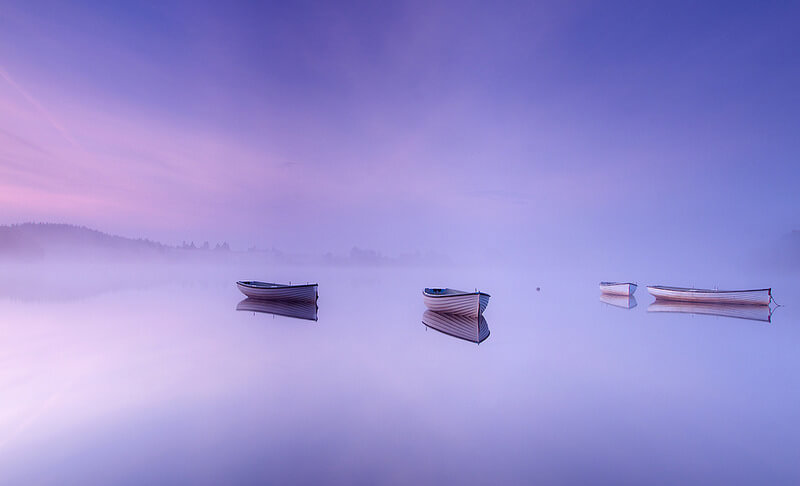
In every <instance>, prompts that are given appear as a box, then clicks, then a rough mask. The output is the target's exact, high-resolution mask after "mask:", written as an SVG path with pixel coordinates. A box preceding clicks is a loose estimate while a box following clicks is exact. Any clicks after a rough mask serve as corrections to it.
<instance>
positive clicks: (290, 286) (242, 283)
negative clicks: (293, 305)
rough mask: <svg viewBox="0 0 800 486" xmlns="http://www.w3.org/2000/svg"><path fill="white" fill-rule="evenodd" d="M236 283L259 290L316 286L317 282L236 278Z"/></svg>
mask: <svg viewBox="0 0 800 486" xmlns="http://www.w3.org/2000/svg"><path fill="white" fill-rule="evenodd" d="M252 283H260V284H266V285H272V287H265V286H262V285H251V284H252ZM236 285H241V286H242V287H247V288H250V289H259V290H278V289H294V288H300V287H317V286H319V284H316V283H307V284H276V283H272V282H261V281H259V280H237V281H236Z"/></svg>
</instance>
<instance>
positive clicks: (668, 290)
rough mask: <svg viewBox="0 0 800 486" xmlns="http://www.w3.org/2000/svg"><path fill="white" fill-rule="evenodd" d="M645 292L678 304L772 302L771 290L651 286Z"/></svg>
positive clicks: (760, 303) (752, 303) (762, 303)
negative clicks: (678, 302)
mask: <svg viewBox="0 0 800 486" xmlns="http://www.w3.org/2000/svg"><path fill="white" fill-rule="evenodd" d="M647 291H648V292H650V293H651V294H652V295H653V297H655V298H656V299H657V300H675V301H680V302H706V303H710V304H744V305H769V303H770V300H772V289H754V290H712V289H687V288H683V287H666V286H663V285H652V286H648V287H647Z"/></svg>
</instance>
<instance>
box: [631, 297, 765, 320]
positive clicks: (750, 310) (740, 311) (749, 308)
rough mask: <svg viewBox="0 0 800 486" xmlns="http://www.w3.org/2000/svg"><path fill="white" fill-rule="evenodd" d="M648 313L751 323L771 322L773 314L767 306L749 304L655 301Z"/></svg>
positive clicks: (648, 308)
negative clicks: (712, 317)
mask: <svg viewBox="0 0 800 486" xmlns="http://www.w3.org/2000/svg"><path fill="white" fill-rule="evenodd" d="M647 312H674V313H681V314H702V315H707V316H719V317H733V318H736V319H747V320H750V321H761V322H771V321H772V312H771V311H770V308H769V306H766V305H749V304H709V303H705V302H679V301H668V300H665V301H664V300H662V301H659V300H657V301H655V302H653V303H652V304H650V305H649V306H648V307H647Z"/></svg>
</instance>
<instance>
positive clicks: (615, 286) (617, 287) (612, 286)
mask: <svg viewBox="0 0 800 486" xmlns="http://www.w3.org/2000/svg"><path fill="white" fill-rule="evenodd" d="M600 292H602V293H604V294H609V295H633V293H634V292H636V284H635V283H631V282H600Z"/></svg>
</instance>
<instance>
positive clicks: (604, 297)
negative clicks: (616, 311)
mask: <svg viewBox="0 0 800 486" xmlns="http://www.w3.org/2000/svg"><path fill="white" fill-rule="evenodd" d="M600 302H603V303H604V304H608V305H613V306H614V307H622V308H623V309H633V308H634V307H636V304H637V302H636V297H634V296H632V295H613V294H600Z"/></svg>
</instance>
